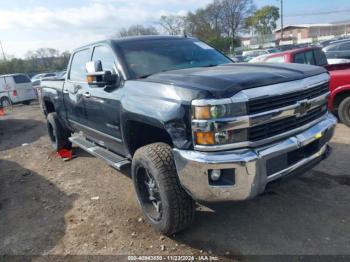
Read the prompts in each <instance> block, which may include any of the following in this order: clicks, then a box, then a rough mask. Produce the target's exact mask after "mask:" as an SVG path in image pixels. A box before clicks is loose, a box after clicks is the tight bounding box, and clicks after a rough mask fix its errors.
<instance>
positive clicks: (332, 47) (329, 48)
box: [326, 45, 339, 51]
mask: <svg viewBox="0 0 350 262" xmlns="http://www.w3.org/2000/svg"><path fill="white" fill-rule="evenodd" d="M338 48H339V45H333V46H330V47H326V51H338Z"/></svg>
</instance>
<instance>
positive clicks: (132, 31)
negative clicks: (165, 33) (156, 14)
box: [117, 25, 159, 37]
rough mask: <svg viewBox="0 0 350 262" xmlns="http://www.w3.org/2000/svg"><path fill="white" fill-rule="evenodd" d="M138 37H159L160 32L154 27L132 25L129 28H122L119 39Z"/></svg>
mask: <svg viewBox="0 0 350 262" xmlns="http://www.w3.org/2000/svg"><path fill="white" fill-rule="evenodd" d="M138 35H159V32H158V31H157V29H156V28H155V27H154V26H148V27H145V26H143V25H132V26H130V27H129V28H122V29H121V30H120V31H119V32H118V34H117V36H118V37H127V36H138Z"/></svg>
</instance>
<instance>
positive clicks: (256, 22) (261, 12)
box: [246, 5, 280, 40]
mask: <svg viewBox="0 0 350 262" xmlns="http://www.w3.org/2000/svg"><path fill="white" fill-rule="evenodd" d="M279 18H280V13H279V8H278V7H276V6H270V5H267V6H264V7H262V8H260V9H258V10H257V11H256V12H255V13H254V14H253V15H252V16H250V17H249V18H248V19H247V23H246V25H247V27H250V28H252V29H253V30H255V32H256V33H257V34H258V35H259V36H260V37H262V39H263V40H264V38H265V36H266V35H268V34H272V32H273V30H275V29H276V27H277V24H276V22H277V20H278V19H279Z"/></svg>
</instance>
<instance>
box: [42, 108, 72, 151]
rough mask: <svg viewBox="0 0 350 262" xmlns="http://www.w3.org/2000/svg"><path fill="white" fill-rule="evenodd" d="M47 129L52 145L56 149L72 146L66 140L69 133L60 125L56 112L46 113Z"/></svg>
mask: <svg viewBox="0 0 350 262" xmlns="http://www.w3.org/2000/svg"><path fill="white" fill-rule="evenodd" d="M47 130H48V133H49V138H50V141H51V144H52V147H53V148H54V149H55V150H56V151H60V150H62V149H70V148H71V147H72V144H71V143H70V141H69V140H68V138H69V136H70V133H69V131H68V130H67V129H66V128H64V127H63V126H62V124H61V122H60V121H59V119H58V116H57V114H56V113H50V114H48V115H47Z"/></svg>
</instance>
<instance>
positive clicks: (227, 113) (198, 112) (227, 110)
mask: <svg viewBox="0 0 350 262" xmlns="http://www.w3.org/2000/svg"><path fill="white" fill-rule="evenodd" d="M246 114H247V107H246V103H245V102H241V103H234V104H223V105H205V106H193V118H194V119H198V120H207V119H219V118H230V117H235V116H243V115H246Z"/></svg>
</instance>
